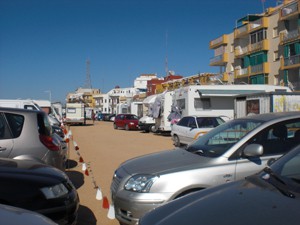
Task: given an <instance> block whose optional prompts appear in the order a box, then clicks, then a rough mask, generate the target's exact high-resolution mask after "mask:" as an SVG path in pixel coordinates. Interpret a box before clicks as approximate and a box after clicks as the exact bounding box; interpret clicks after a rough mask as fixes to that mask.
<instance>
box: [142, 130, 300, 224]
mask: <svg viewBox="0 0 300 225" xmlns="http://www.w3.org/2000/svg"><path fill="white" fill-rule="evenodd" d="M299 132H300V130H299ZM297 133H298V132H296V133H295V138H298V135H297ZM298 140H299V141H300V139H298ZM271 161H272V160H270V161H269V165H270V164H271ZM299 208H300V145H299V146H298V147H296V148H295V149H293V150H291V151H290V152H288V153H287V154H286V155H284V156H283V157H281V158H280V159H278V160H277V161H275V162H273V164H271V165H270V166H268V167H266V168H265V169H263V170H262V171H261V172H260V173H257V174H254V175H252V176H249V177H246V179H243V180H240V181H236V182H232V183H228V184H223V185H220V186H216V187H213V188H208V189H206V190H201V191H198V192H196V193H194V194H190V195H186V196H184V197H182V198H178V199H176V200H174V201H171V202H169V203H168V204H165V205H163V206H161V207H158V208H156V209H154V210H153V211H151V212H149V213H148V214H146V215H145V216H144V217H143V218H142V219H141V220H140V223H139V224H140V225H158V224H159V225H182V224H185V225H198V224H205V225H216V224H217V225H228V224H230V225H239V224H243V225H252V224H255V225H265V224H272V225H282V224H289V225H298V224H299V221H300V215H299Z"/></svg>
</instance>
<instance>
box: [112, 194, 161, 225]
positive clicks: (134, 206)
mask: <svg viewBox="0 0 300 225" xmlns="http://www.w3.org/2000/svg"><path fill="white" fill-rule="evenodd" d="M165 198H166V196H164V195H162V194H157V193H133V192H129V191H121V192H119V193H118V196H113V195H112V200H113V204H114V207H115V216H116V219H117V220H118V221H119V222H120V223H121V224H128V225H137V224H138V222H139V219H140V218H141V217H142V216H144V215H145V214H146V213H147V212H149V211H151V210H153V209H155V208H157V207H159V206H161V205H163V204H164V203H165V202H166V200H165Z"/></svg>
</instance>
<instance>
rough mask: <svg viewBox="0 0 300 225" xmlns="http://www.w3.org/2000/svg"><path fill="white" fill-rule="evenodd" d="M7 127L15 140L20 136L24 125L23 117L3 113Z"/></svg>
mask: <svg viewBox="0 0 300 225" xmlns="http://www.w3.org/2000/svg"><path fill="white" fill-rule="evenodd" d="M5 117H6V119H7V122H8V125H9V127H10V129H11V133H12V135H13V138H17V137H19V136H20V135H21V133H22V129H23V125H24V116H22V115H19V114H13V113H5Z"/></svg>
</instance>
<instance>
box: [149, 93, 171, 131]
mask: <svg viewBox="0 0 300 225" xmlns="http://www.w3.org/2000/svg"><path fill="white" fill-rule="evenodd" d="M173 94H174V92H173V91H166V92H163V93H162V94H159V95H157V97H156V99H155V101H154V103H153V114H152V116H153V118H154V119H155V131H156V132H159V133H168V132H171V121H170V119H169V115H170V113H171V111H172V110H171V109H172V99H173Z"/></svg>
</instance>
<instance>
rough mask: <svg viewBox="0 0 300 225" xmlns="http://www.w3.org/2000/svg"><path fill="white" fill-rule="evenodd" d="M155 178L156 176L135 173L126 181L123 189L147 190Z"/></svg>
mask: <svg viewBox="0 0 300 225" xmlns="http://www.w3.org/2000/svg"><path fill="white" fill-rule="evenodd" d="M157 178H158V177H157V176H153V175H141V174H138V175H135V176H133V177H131V178H130V179H129V180H128V181H127V182H126V184H125V190H127V191H134V192H149V190H150V188H151V186H152V184H153V183H154V181H155V180H156V179H157Z"/></svg>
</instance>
